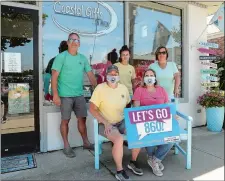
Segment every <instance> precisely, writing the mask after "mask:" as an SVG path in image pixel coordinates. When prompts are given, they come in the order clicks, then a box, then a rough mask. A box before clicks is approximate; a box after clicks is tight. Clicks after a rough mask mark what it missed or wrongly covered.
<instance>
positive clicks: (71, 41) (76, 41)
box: [68, 38, 80, 43]
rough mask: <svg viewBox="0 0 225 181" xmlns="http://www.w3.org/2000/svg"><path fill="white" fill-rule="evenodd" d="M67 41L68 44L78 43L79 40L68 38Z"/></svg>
mask: <svg viewBox="0 0 225 181" xmlns="http://www.w3.org/2000/svg"><path fill="white" fill-rule="evenodd" d="M68 41H69V42H70V43H73V42H74V43H80V40H79V39H72V38H69V39H68Z"/></svg>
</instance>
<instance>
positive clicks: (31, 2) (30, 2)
mask: <svg viewBox="0 0 225 181" xmlns="http://www.w3.org/2000/svg"><path fill="white" fill-rule="evenodd" d="M10 2H15V3H24V4H32V5H36V1H10Z"/></svg>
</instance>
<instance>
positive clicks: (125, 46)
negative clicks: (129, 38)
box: [119, 45, 130, 62]
mask: <svg viewBox="0 0 225 181" xmlns="http://www.w3.org/2000/svg"><path fill="white" fill-rule="evenodd" d="M124 51H128V52H129V54H130V49H129V48H128V46H127V45H124V46H122V48H121V49H120V58H119V62H121V61H122V59H121V54H122V52H124Z"/></svg>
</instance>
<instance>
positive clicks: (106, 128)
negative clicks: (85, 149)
mask: <svg viewBox="0 0 225 181" xmlns="http://www.w3.org/2000/svg"><path fill="white" fill-rule="evenodd" d="M104 125H105V131H104V133H105V135H108V134H109V133H110V132H111V131H112V128H113V127H112V125H111V124H109V123H105V124H104Z"/></svg>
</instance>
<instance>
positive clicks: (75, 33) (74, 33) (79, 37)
mask: <svg viewBox="0 0 225 181" xmlns="http://www.w3.org/2000/svg"><path fill="white" fill-rule="evenodd" d="M72 35H77V37H78V38H79V39H80V36H79V35H78V33H75V32H73V33H70V34H69V36H68V40H69V38H70V37H71V36H72Z"/></svg>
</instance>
